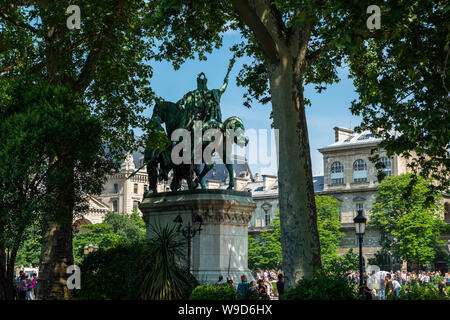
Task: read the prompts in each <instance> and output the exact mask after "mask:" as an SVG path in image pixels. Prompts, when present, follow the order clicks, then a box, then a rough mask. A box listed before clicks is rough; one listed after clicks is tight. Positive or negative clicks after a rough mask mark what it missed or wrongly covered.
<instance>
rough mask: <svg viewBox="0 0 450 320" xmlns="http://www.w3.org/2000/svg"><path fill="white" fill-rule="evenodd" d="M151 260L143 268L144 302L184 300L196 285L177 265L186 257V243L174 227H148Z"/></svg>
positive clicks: (189, 275)
mask: <svg viewBox="0 0 450 320" xmlns="http://www.w3.org/2000/svg"><path fill="white" fill-rule="evenodd" d="M149 241H150V246H149V248H150V250H151V252H150V255H149V256H150V257H152V260H151V261H148V263H147V264H146V265H145V267H144V268H145V269H144V278H143V281H142V285H141V287H140V298H141V299H143V300H181V299H187V298H188V297H189V295H190V293H191V291H192V289H193V288H194V287H195V285H196V283H195V282H196V280H195V278H194V277H193V276H192V275H191V273H190V272H188V271H187V270H186V268H185V267H183V266H182V265H181V263H180V259H181V257H184V256H185V255H186V252H185V250H184V249H185V240H184V239H183V238H181V237H180V235H179V234H178V233H177V231H176V229H175V226H169V225H166V226H164V227H162V226H161V224H160V223H156V224H153V225H151V226H150V237H149Z"/></svg>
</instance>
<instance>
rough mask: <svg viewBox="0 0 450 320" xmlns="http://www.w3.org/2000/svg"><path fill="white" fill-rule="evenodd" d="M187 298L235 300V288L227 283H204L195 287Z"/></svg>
mask: <svg viewBox="0 0 450 320" xmlns="http://www.w3.org/2000/svg"><path fill="white" fill-rule="evenodd" d="M189 300H236V290H235V289H234V287H233V286H232V285H230V284H228V283H226V284H220V285H216V284H214V285H212V284H208V283H207V284H204V285H201V286H198V287H196V288H195V289H194V290H193V291H192V293H191V296H190V297H189Z"/></svg>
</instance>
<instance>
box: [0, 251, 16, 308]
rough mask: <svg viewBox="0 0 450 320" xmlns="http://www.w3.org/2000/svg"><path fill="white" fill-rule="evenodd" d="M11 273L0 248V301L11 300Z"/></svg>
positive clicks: (4, 254) (12, 296)
mask: <svg viewBox="0 0 450 320" xmlns="http://www.w3.org/2000/svg"><path fill="white" fill-rule="evenodd" d="M12 275H13V273H12V272H11V270H9V268H8V263H7V258H6V252H5V249H4V248H3V247H1V248H0V300H13V299H14V288H13V277H12Z"/></svg>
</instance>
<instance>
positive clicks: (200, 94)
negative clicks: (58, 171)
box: [129, 57, 248, 194]
mask: <svg viewBox="0 0 450 320" xmlns="http://www.w3.org/2000/svg"><path fill="white" fill-rule="evenodd" d="M234 61H235V59H234V57H233V59H231V60H230V64H229V67H228V71H227V74H226V76H225V79H224V83H223V85H222V86H221V87H220V88H219V89H212V90H209V89H208V87H207V78H206V76H205V74H204V73H203V72H202V73H200V74H199V75H198V77H197V89H196V90H193V91H190V92H188V93H186V94H185V95H184V96H183V98H181V99H180V100H179V101H178V102H176V103H173V102H168V101H157V102H156V103H155V106H154V109H153V114H152V117H151V122H152V123H153V124H154V125H153V127H152V129H151V130H153V131H158V132H159V133H162V132H164V133H165V134H166V136H167V139H168V141H171V138H172V137H173V136H172V135H173V134H174V132H175V131H176V130H179V129H182V130H185V132H187V133H188V134H189V136H190V137H187V138H190V139H188V140H190V141H191V148H190V150H189V152H190V153H191V154H190V159H193V158H194V157H193V156H194V149H195V146H196V145H197V146H200V148H201V155H204V154H206V155H207V156H206V157H205V158H208V159H207V160H208V161H206V162H205V161H202V163H193V162H192V161H191V162H190V163H179V164H175V163H174V161H173V159H172V151H173V149H174V147H175V146H176V145H177V144H178V143H181V142H182V139H181V138H180V139H179V140H177V141H171V142H170V143H169V144H168V145H167V146H166V147H165V148H163V149H162V150H161V149H157V148H154V147H152V146H151V145H150V143H147V146H146V148H145V152H144V162H143V165H142V166H141V167H140V168H139V169H137V170H136V171H135V172H133V173H132V174H131V175H130V176H129V178H131V177H132V176H133V175H135V174H136V173H137V172H138V171H139V170H141V169H142V168H143V167H144V166H147V174H148V180H149V193H150V194H154V193H157V182H158V181H168V180H169V173H170V172H172V177H171V178H172V181H171V184H170V189H171V190H172V191H177V190H179V189H180V188H181V183H182V180H185V181H186V183H187V186H188V189H196V188H197V187H198V186H199V185H200V186H201V188H202V189H206V183H205V179H204V177H205V175H206V174H207V173H208V172H209V171H210V170H211V169H212V168H213V167H214V162H212V160H211V158H212V150H211V152H209V151H210V148H209V149H207V148H208V145H209V143H210V141H204V140H203V136H204V135H205V134H206V135H207V134H208V132H210V131H209V130H210V129H215V130H216V131H214V132H219V133H220V138H219V139H223V141H222V143H221V144H219V146H220V148H219V149H220V150H216V151H217V152H218V153H219V155H220V156H221V158H222V160H223V163H225V165H226V168H227V171H228V174H229V186H228V189H232V188H233V187H234V184H235V181H234V176H233V159H232V157H231V148H232V145H231V144H232V143H236V144H238V145H240V146H246V145H247V143H248V139H246V138H245V136H244V130H245V128H244V124H243V122H242V120H241V119H239V118H238V117H230V118H228V119H226V120H225V121H224V122H222V113H221V109H220V99H221V96H222V95H223V93H224V92H225V90H226V88H227V85H228V78H229V74H230V71H231V69H232V67H233V64H234ZM197 124H201V128H197V130H199V131H197V132H201V136H200V138H201V139H202V141H201V142H198V141H197V140H198V139H199V137H198V136H197V135H196V134H194V131H195V129H196V127H195V126H196V125H197ZM163 125H164V127H165V129H164V127H163ZM231 134H233V136H232V137H231V136H230V135H231ZM149 136H150V135H149ZM227 138H228V139H227ZM195 139H197V140H195ZM216 139H217V138H216ZM196 141H197V144H195V142H196ZM213 141H215V140H214V139H213ZM227 141H228V143H227ZM230 141H231V143H230ZM215 142H218V141H215ZM203 160H205V159H203ZM202 166H203V168H202Z"/></svg>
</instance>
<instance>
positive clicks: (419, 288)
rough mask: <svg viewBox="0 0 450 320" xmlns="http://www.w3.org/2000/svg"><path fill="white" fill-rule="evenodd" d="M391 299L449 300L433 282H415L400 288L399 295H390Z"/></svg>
mask: <svg viewBox="0 0 450 320" xmlns="http://www.w3.org/2000/svg"><path fill="white" fill-rule="evenodd" d="M388 299H389V300H447V299H448V298H446V297H445V296H444V295H443V294H442V293H439V290H438V288H437V286H435V285H432V284H422V285H418V284H413V285H411V286H408V287H407V286H404V287H402V288H401V289H400V292H399V296H398V297H396V296H395V294H394V295H391V296H389V297H388Z"/></svg>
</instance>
